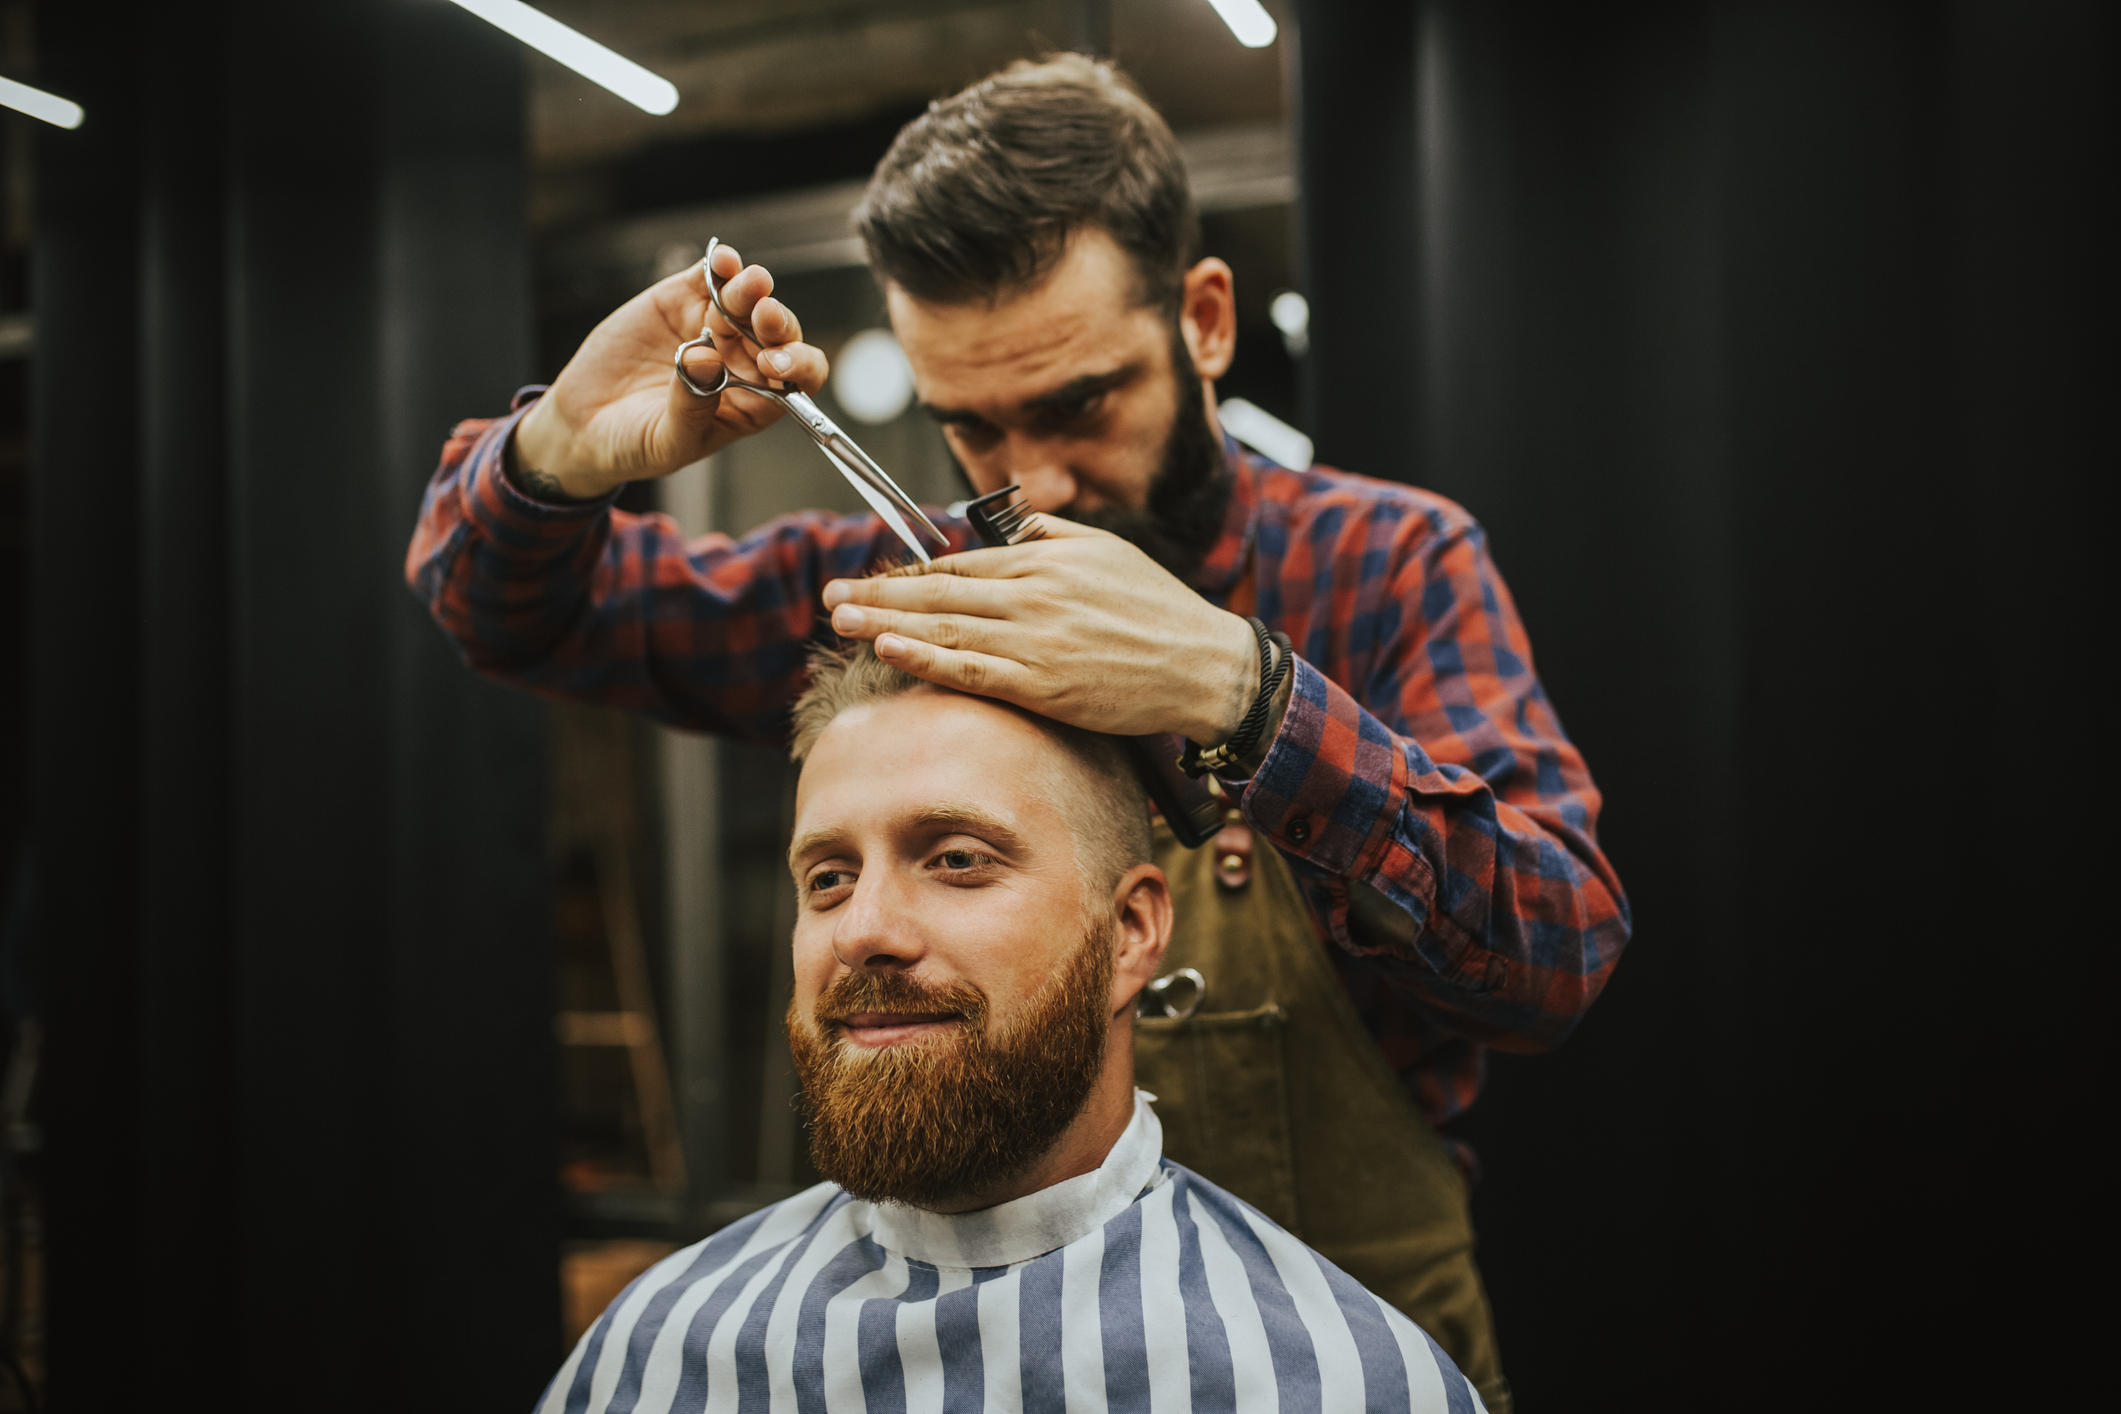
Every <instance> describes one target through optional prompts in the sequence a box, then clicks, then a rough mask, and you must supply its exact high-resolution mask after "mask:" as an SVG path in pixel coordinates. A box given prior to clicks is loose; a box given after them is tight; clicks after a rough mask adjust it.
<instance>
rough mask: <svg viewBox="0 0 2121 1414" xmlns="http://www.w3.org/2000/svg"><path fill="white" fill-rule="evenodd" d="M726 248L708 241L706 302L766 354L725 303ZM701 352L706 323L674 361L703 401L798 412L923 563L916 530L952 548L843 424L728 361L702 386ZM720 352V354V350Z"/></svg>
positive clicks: (706, 342)
mask: <svg viewBox="0 0 2121 1414" xmlns="http://www.w3.org/2000/svg"><path fill="white" fill-rule="evenodd" d="M721 244H722V243H721V242H720V241H718V240H713V239H710V240H709V241H708V242H707V253H706V254H705V255H704V256H702V257H700V270H701V273H703V274H704V275H705V276H706V277H707V298H709V299H710V300H712V301H714V307H715V308H716V309H718V310H720V311H721V312H722V318H724V319H726V320H728V321H729V323H730V326H731V327H732V328H734V329H735V330H736V331H737V333H739V334H741V335H742V336H743V337H744V338H745V339H747V340H748V341H750V343H751V346H752V347H753V348H755V349H757V350H759V352H761V353H764V352H765V350H766V346H765V345H764V344H763V343H761V342H760V341H759V336H758V335H757V334H756V333H754V332H753V331H752V328H751V321H749V320H748V319H739V318H737V316H736V315H735V314H733V313H731V312H730V309H729V306H728V305H726V304H723V303H722V287H721V282H720V281H718V280H716V279H715V277H714V253H715V251H717V250H719V249H720V248H721ZM697 348H710V349H711V348H714V341H713V340H712V339H710V338H709V337H708V335H707V327H706V325H705V324H704V323H703V324H702V325H701V326H700V336H699V337H698V338H697V339H688V340H686V341H685V342H684V343H682V344H679V345H678V351H677V353H676V354H675V355H674V356H673V357H672V362H673V363H674V364H675V365H676V367H677V371H678V381H679V382H681V383H683V384H684V385H685V386H686V387H687V388H689V389H690V390H691V391H692V392H694V393H696V394H698V395H699V396H700V397H703V398H711V397H713V396H714V395H715V394H717V393H719V392H721V391H722V390H723V389H724V388H742V389H743V390H744V391H745V392H747V393H757V394H758V395H759V396H760V397H762V398H771V399H773V400H774V401H775V402H777V403H779V404H780V405H781V406H782V407H784V408H786V409H788V411H789V412H791V413H793V414H795V420H796V421H797V422H799V423H801V424H802V427H803V430H804V431H805V432H808V433H809V434H810V440H811V441H813V442H815V443H817V445H818V450H819V451H821V452H823V453H824V454H825V455H826V457H827V458H829V459H830V460H831V462H832V464H833V465H834V466H836V467H838V468H839V469H840V475H842V476H844V477H846V478H847V482H848V484H849V485H851V486H853V487H854V489H855V490H857V491H859V492H861V494H862V499H863V500H865V501H867V502H868V503H869V505H870V507H871V508H872V509H874V510H875V511H876V513H877V514H878V515H880V516H882V517H883V518H884V524H886V525H888V526H890V527H891V528H892V529H893V530H894V531H896V532H898V538H899V539H901V540H903V541H905V542H906V548H907V549H909V550H911V551H912V552H913V553H914V554H915V555H918V556H919V557H920V561H921V563H922V564H927V563H928V551H927V549H926V547H924V546H923V545H922V544H921V542H920V538H919V537H918V536H916V535H915V534H914V533H913V527H914V526H916V525H917V526H919V527H920V528H921V529H923V530H925V531H927V532H928V533H929V534H930V535H932V536H934V537H935V543H936V544H938V545H942V546H948V545H949V543H950V542H949V540H947V539H946V538H945V537H944V535H943V533H942V532H941V531H940V530H937V529H936V528H935V525H934V523H933V522H932V521H930V520H929V519H928V517H927V516H926V515H925V514H923V513H922V511H921V508H920V505H919V503H917V502H916V501H915V500H914V499H913V498H912V497H911V496H909V495H907V494H906V493H905V492H904V491H901V490H900V489H899V485H898V483H897V482H896V481H893V480H892V479H891V477H890V476H889V475H888V474H886V473H885V471H884V469H883V468H882V467H880V466H878V465H877V464H876V462H875V461H874V460H873V459H872V458H871V457H870V455H869V454H868V453H867V452H865V451H863V450H862V449H861V448H860V447H858V446H856V445H855V441H854V439H853V438H852V437H849V436H848V435H847V434H846V433H844V432H842V431H840V429H839V425H838V424H837V423H835V422H834V421H833V420H832V419H831V418H829V417H827V416H825V411H824V409H823V408H820V407H819V406H818V405H817V404H816V403H814V402H812V401H811V400H810V398H809V397H808V396H807V395H805V394H803V393H799V392H797V391H796V390H794V389H793V388H769V387H767V386H766V385H765V384H763V383H752V382H749V381H747V380H745V379H742V378H737V377H733V376H732V375H731V374H730V372H729V361H728V360H727V359H723V360H722V380H721V381H720V382H719V383H716V384H715V385H714V386H713V387H712V388H702V387H701V386H700V385H699V384H697V383H695V382H693V381H692V379H691V377H690V376H689V375H687V374H686V372H685V350H687V349H697ZM716 352H717V353H719V352H720V350H716Z"/></svg>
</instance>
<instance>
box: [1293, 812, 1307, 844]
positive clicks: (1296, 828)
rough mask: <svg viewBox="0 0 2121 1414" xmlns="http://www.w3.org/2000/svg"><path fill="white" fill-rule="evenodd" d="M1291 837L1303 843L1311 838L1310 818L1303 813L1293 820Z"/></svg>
mask: <svg viewBox="0 0 2121 1414" xmlns="http://www.w3.org/2000/svg"><path fill="white" fill-rule="evenodd" d="M1289 838H1290V839H1292V840H1294V841H1295V842H1296V843H1298V844H1303V843H1304V842H1305V841H1307V840H1309V839H1310V838H1311V822H1310V820H1309V819H1308V818H1306V817H1304V816H1302V815H1299V816H1297V817H1296V818H1295V819H1294V820H1291V821H1290V822H1289Z"/></svg>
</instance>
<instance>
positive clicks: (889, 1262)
mask: <svg viewBox="0 0 2121 1414" xmlns="http://www.w3.org/2000/svg"><path fill="white" fill-rule="evenodd" d="M1149 1098H1150V1097H1149V1096H1146V1095H1142V1094H1141V1093H1140V1092H1137V1093H1136V1098H1135V1104H1134V1118H1133V1121H1132V1122H1131V1123H1130V1124H1129V1125H1128V1126H1127V1129H1126V1132H1125V1133H1124V1134H1122V1135H1121V1136H1120V1140H1119V1142H1118V1143H1117V1144H1115V1145H1114V1146H1113V1148H1112V1152H1111V1153H1110V1154H1109V1155H1107V1156H1106V1159H1105V1162H1104V1164H1103V1165H1102V1166H1101V1167H1100V1168H1098V1169H1097V1170H1096V1171H1095V1172H1093V1173H1086V1174H1083V1175H1081V1176H1080V1177H1078V1178H1072V1179H1069V1180H1067V1181H1066V1182H1064V1183H1058V1184H1055V1185H1054V1186H1053V1187H1051V1188H1047V1189H1042V1190H1041V1191H1039V1192H1037V1193H1033V1194H1031V1195H1030V1196H1028V1197H1024V1198H1019V1199H1017V1200H1016V1201H1015V1202H1012V1203H1004V1204H1001V1205H1000V1206H998V1207H994V1208H989V1209H986V1210H985V1211H982V1212H977V1213H964V1214H957V1215H949V1214H942V1213H931V1212H926V1211H924V1210H922V1209H918V1208H909V1207H905V1206H902V1205H899V1204H889V1203H887V1204H875V1203H864V1202H861V1201H858V1200H856V1199H854V1198H850V1197H849V1196H848V1195H847V1194H846V1193H845V1192H843V1191H842V1190H840V1189H839V1188H837V1187H835V1186H834V1185H832V1184H829V1183H826V1184H820V1185H818V1186H817V1187H816V1188H812V1189H810V1190H809V1191H807V1192H804V1193H800V1194H797V1195H796V1196H795V1197H793V1198H790V1199H788V1200H787V1201H785V1202H782V1203H777V1204H775V1205H774V1206H773V1207H770V1208H767V1209H765V1210H764V1211H762V1212H759V1213H754V1214H753V1215H752V1216H750V1217H749V1218H746V1219H745V1220H744V1221H742V1222H739V1223H737V1224H735V1225H733V1226H731V1227H728V1228H725V1229H723V1230H722V1231H720V1232H718V1233H716V1234H715V1235H714V1236H713V1237H710V1238H708V1239H707V1240H706V1241H705V1242H701V1243H698V1244H696V1245H694V1246H692V1247H688V1248H686V1249H685V1250H684V1251H682V1252H677V1253H674V1254H673V1255H671V1256H670V1257H668V1258H665V1259H664V1260H663V1261H662V1262H660V1263H658V1264H657V1265H656V1266H654V1267H652V1268H650V1269H649V1270H648V1271H647V1272H645V1273H643V1274H642V1275H641V1277H640V1278H639V1279H638V1280H636V1281H635V1282H634V1283H633V1285H631V1286H629V1287H628V1288H627V1289H626V1290H625V1291H624V1292H622V1293H621V1294H620V1296H619V1298H618V1300H616V1301H614V1302H613V1303H612V1304H611V1308H610V1309H609V1310H607V1311H606V1312H605V1313H604V1314H603V1316H602V1317H601V1318H600V1319H599V1320H598V1321H597V1323H596V1324H595V1325H594V1326H592V1327H590V1329H589V1331H588V1333H587V1334H585V1335H584V1336H583V1337H582V1339H581V1341H580V1343H579V1344H577V1345H576V1346H575V1349H574V1353H573V1354H571V1355H570V1356H569V1357H568V1359H567V1363H566V1364H565V1365H563V1366H561V1367H560V1372H559V1374H558V1375H556V1376H555V1377H554V1378H553V1381H552V1385H551V1387H550V1388H549V1389H548V1390H547V1391H546V1394H545V1398H544V1400H543V1402H542V1403H541V1404H540V1405H539V1411H540V1414H665V1411H685V1414H696V1411H713V1414H725V1412H726V1414H752V1411H757V1414H885V1411H891V1414H944V1411H958V1410H993V1411H1003V1410H1006V1411H1027V1414H1028V1411H1044V1410H1052V1411H1055V1414H1062V1411H1065V1414H1097V1411H1105V1410H1112V1411H1119V1410H1145V1411H1158V1414H1162V1411H1166V1410H1170V1411H1184V1410H1195V1409H1197V1410H1225V1409H1230V1410H1263V1411H1271V1410H1279V1409H1289V1410H1318V1411H1320V1412H1321V1414H1329V1412H1330V1411H1337V1410H1395V1411H1396V1410H1420V1411H1435V1414H1446V1411H1448V1414H1473V1411H1476V1410H1481V1409H1483V1406H1482V1405H1481V1403H1480V1397H1479V1396H1478V1395H1477V1394H1476V1393H1475V1392H1474V1390H1473V1387H1472V1386H1471V1385H1470V1384H1469V1383H1467V1381H1466V1379H1465V1377H1464V1376H1462V1375H1460V1374H1459V1373H1458V1368H1457V1366H1455V1365H1453V1364H1452V1363H1451V1359H1450V1357H1449V1356H1447V1355H1445V1354H1444V1353H1443V1351H1442V1350H1440V1349H1438V1348H1437V1346H1436V1344H1435V1342H1433V1341H1431V1340H1430V1339H1429V1338H1428V1336H1426V1335H1425V1334H1423V1332H1422V1331H1421V1329H1420V1328H1419V1327H1417V1326H1416V1325H1414V1323H1413V1322H1411V1321H1409V1320H1408V1319H1407V1318H1406V1317H1405V1316H1403V1315H1401V1314H1400V1313H1399V1312H1398V1311H1396V1310H1394V1309H1393V1308H1391V1307H1389V1306H1387V1305H1385V1303H1384V1302H1383V1301H1381V1300H1379V1299H1378V1298H1377V1297H1375V1296H1373V1295H1371V1294H1370V1293H1369V1292H1368V1291H1366V1290H1364V1289H1363V1288H1362V1287H1361V1286H1358V1285H1357V1284H1356V1283H1355V1281H1354V1280H1353V1279H1352V1278H1350V1277H1349V1276H1348V1275H1347V1274H1346V1273H1344V1272H1342V1271H1341V1270H1340V1269H1339V1268H1338V1267H1335V1266H1334V1265H1332V1264H1331V1263H1330V1262H1328V1261H1326V1260H1325V1258H1323V1257H1321V1256H1319V1255H1318V1254H1317V1253H1315V1252H1313V1251H1312V1250H1311V1249H1310V1248H1308V1247H1306V1246H1304V1245H1303V1243H1301V1242H1299V1241H1298V1240H1297V1239H1296V1238H1294V1237H1292V1236H1291V1235H1289V1234H1288V1233H1287V1232H1285V1231H1283V1230H1282V1229H1281V1228H1279V1227H1277V1226H1275V1224H1274V1223H1272V1222H1270V1221H1268V1220H1267V1219H1266V1218H1264V1217H1262V1216H1261V1215H1260V1214H1259V1213H1257V1212H1255V1211H1254V1210H1253V1209H1251V1208H1250V1207H1247V1206H1246V1205H1245V1204H1244V1203H1242V1202H1240V1201H1238V1200H1237V1199H1236V1198H1233V1197H1231V1196H1230V1195H1229V1194H1228V1193H1225V1192H1223V1191H1222V1190H1221V1189H1219V1188H1217V1187H1216V1186H1215V1185H1214V1184H1212V1183H1209V1182H1207V1181H1206V1180H1204V1179H1202V1178H1201V1177H1200V1176H1199V1175H1198V1174H1195V1173H1193V1172H1191V1171H1189V1170H1187V1169H1184V1168H1181V1167H1180V1166H1178V1165H1177V1164H1173V1163H1169V1162H1167V1161H1166V1160H1165V1159H1164V1157H1163V1127H1162V1126H1161V1125H1159V1124H1158V1123H1157V1120H1156V1114H1155V1112H1154V1111H1153V1110H1151V1109H1150V1108H1149V1106H1148V1104H1147V1103H1146V1101H1147V1100H1148V1099H1149Z"/></svg>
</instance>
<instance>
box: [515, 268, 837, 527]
mask: <svg viewBox="0 0 2121 1414" xmlns="http://www.w3.org/2000/svg"><path fill="white" fill-rule="evenodd" d="M714 258H715V277H716V278H717V279H720V280H724V281H726V283H725V284H724V285H723V287H722V299H723V301H724V302H725V303H727V304H728V306H729V308H730V309H731V311H732V312H734V313H735V314H736V315H737V316H738V317H739V318H744V319H748V320H749V321H750V323H751V326H752V329H753V330H754V331H755V332H756V333H757V334H758V336H759V341H760V342H761V343H762V344H764V345H765V348H766V352H765V353H764V354H763V355H761V356H760V357H759V358H758V360H757V361H754V358H753V351H752V350H751V348H750V347H749V346H748V345H747V344H746V343H745V342H744V341H743V340H742V339H741V338H739V337H738V336H737V334H736V330H735V329H734V328H732V327H731V326H730V324H729V322H728V320H726V319H724V318H723V317H722V314H721V312H720V311H719V310H712V305H711V304H710V302H709V300H708V298H707V285H706V281H705V280H704V279H703V278H702V275H701V273H700V267H699V266H698V265H697V264H694V265H692V266H690V267H689V268H687V269H686V270H685V271H683V272H682V273H680V274H676V275H672V276H671V277H670V278H669V279H667V280H661V281H658V282H657V283H656V284H654V285H651V286H649V287H648V288H647V289H645V290H643V291H642V292H641V293H640V294H638V295H636V296H634V297H633V298H632V299H630V300H628V301H627V302H626V303H625V304H624V305H622V306H620V308H619V309H618V310H617V312H615V313H614V314H612V315H611V317H610V318H608V319H606V320H605V321H604V322H603V323H601V324H599V325H598V326H597V327H596V329H595V330H594V331H593V332H592V333H591V334H590V335H589V337H588V338H587V339H585V340H584V341H583V342H582V347H581V348H580V349H578V350H576V351H575V356H574V357H573V358H571V359H569V360H568V362H567V367H566V368H565V369H563V370H562V371H561V373H560V376H559V378H558V379H557V380H555V381H554V383H553V385H552V389H551V391H550V392H548V393H546V394H545V396H544V397H543V398H540V399H539V400H538V402H537V404H536V405H535V406H534V407H532V408H531V410H530V411H529V412H528V413H526V414H525V415H524V417H523V420H522V421H521V422H520V423H518V424H517V426H516V431H515V440H514V444H513V446H512V447H511V448H510V452H511V455H512V459H513V462H512V468H511V469H512V470H513V471H514V472H515V474H516V476H517V478H518V479H519V480H520V481H521V482H522V483H523V485H524V486H525V487H526V488H527V489H530V490H531V491H532V492H533V493H535V494H540V495H548V496H550V495H558V496H564V497H566V498H568V499H573V500H587V499H590V498H592V497H596V496H601V495H603V494H605V493H606V492H608V491H610V490H612V489H613V488H614V487H616V486H618V485H620V484H621V483H623V482H627V481H642V480H647V479H649V478H651V477H657V476H668V475H669V474H670V473H671V472H673V471H676V470H677V469H678V468H680V467H683V466H689V465H690V464H692V463H693V462H696V461H698V460H699V459H700V458H702V457H704V456H707V455H709V454H710V453H712V452H716V451H719V450H720V449H721V448H723V447H726V446H728V445H729V444H730V443H731V442H734V441H736V440H737V439H738V438H739V437H748V436H750V435H751V434H752V433H754V432H758V431H762V430H763V429H765V428H766V427H768V426H770V425H771V424H772V423H773V422H775V421H776V420H778V419H779V418H780V416H781V408H780V405H779V404H777V403H775V402H774V401H773V400H772V399H771V398H764V397H760V396H759V395H757V394H756V393H747V392H745V391H743V390H742V389H740V388H730V389H726V390H724V391H723V392H722V393H721V394H720V395H718V396H716V397H709V398H702V397H697V396H695V395H694V394H692V393H691V392H689V391H687V390H686V388H685V387H684V385H683V384H682V383H680V382H679V381H678V378H677V374H676V373H675V372H674V371H673V369H672V368H671V362H670V356H671V351H672V350H673V349H675V348H677V347H678V346H679V345H680V344H682V343H684V342H685V341H687V340H689V339H693V338H695V337H697V336H698V334H699V332H700V329H701V326H702V323H703V321H704V322H705V325H706V328H707V330H708V332H709V333H710V334H712V335H713V338H714V347H713V348H712V349H709V348H706V347H704V346H703V347H700V348H695V349H691V350H688V351H687V353H686V355H685V371H686V373H687V374H688V375H689V376H690V377H691V378H692V381H693V382H695V383H697V384H699V385H700V386H701V387H703V388H712V387H714V386H715V385H716V384H718V383H720V382H721V380H722V370H723V367H724V365H725V364H726V366H727V367H728V369H729V371H730V372H732V373H733V374H735V375H736V376H737V377H738V378H742V379H748V380H751V381H753V382H766V381H768V380H771V381H775V382H779V383H782V384H785V385H789V386H792V387H795V388H799V389H801V390H803V391H804V392H810V393H814V392H816V391H817V390H818V389H819V388H821V387H823V386H824V383H825V372H826V364H825V355H824V354H823V353H822V352H821V351H820V350H818V349H816V348H813V347H812V346H811V345H809V344H806V343H803V342H802V338H803V330H802V325H801V324H800V323H798V322H797V320H796V317H795V315H794V313H793V312H792V311H790V310H789V308H788V307H787V306H786V305H784V304H782V303H781V302H780V301H779V300H777V299H774V298H773V297H772V292H773V276H772V275H770V274H768V273H767V272H766V270H765V269H764V268H763V267H761V266H757V265H753V266H750V267H748V268H745V267H744V266H743V264H742V262H741V261H740V260H739V259H738V257H737V253H736V252H735V251H734V250H731V249H730V248H729V247H727V246H723V247H721V248H719V249H718V250H716V251H715V256H714ZM740 271H741V273H739V272H740ZM710 310H712V313H710Z"/></svg>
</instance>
